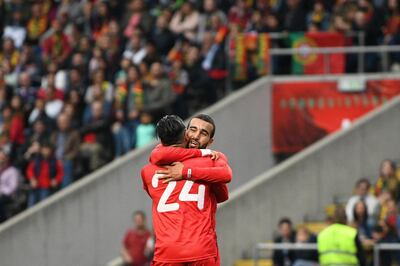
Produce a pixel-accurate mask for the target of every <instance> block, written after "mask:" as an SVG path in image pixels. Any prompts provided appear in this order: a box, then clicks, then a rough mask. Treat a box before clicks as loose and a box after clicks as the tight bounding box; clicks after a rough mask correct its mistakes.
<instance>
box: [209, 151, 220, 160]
mask: <svg viewBox="0 0 400 266" xmlns="http://www.w3.org/2000/svg"><path fill="white" fill-rule="evenodd" d="M210 157H211V160H218V159H219V152H217V151H211V155H210Z"/></svg>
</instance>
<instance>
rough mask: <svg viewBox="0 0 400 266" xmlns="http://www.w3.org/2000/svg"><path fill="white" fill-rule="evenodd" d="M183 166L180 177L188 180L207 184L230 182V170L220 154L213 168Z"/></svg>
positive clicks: (223, 156) (224, 158)
mask: <svg viewBox="0 0 400 266" xmlns="http://www.w3.org/2000/svg"><path fill="white" fill-rule="evenodd" d="M183 165H184V167H183V169H182V177H183V178H185V179H188V180H193V181H202V182H207V183H229V182H231V180H232V169H231V168H230V167H229V164H228V162H227V159H226V157H225V155H224V154H222V153H220V159H218V160H216V161H214V166H213V167H186V166H185V163H183Z"/></svg>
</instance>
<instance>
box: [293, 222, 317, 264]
mask: <svg viewBox="0 0 400 266" xmlns="http://www.w3.org/2000/svg"><path fill="white" fill-rule="evenodd" d="M296 243H317V238H316V236H315V235H314V234H312V233H311V232H310V231H309V230H308V229H307V227H305V226H301V227H299V228H297V232H296ZM293 253H294V254H293V255H294V258H295V259H294V263H293V266H316V265H317V264H318V252H317V251H316V250H296V251H294V252H293Z"/></svg>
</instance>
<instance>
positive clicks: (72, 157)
mask: <svg viewBox="0 0 400 266" xmlns="http://www.w3.org/2000/svg"><path fill="white" fill-rule="evenodd" d="M398 16H399V4H398V1H392V0H388V1H378V0H371V1H368V0H360V1H337V2H335V3H334V2H332V1H306V0H290V1H283V0H278V1H252V0H246V1H245V0H237V1H233V0H228V1H220V0H204V1H180V0H178V1H173V0H164V1H153V0H131V1H115V0H108V1H102V0H94V1H69V0H62V1H52V0H38V1H21V0H4V1H1V0H0V35H1V36H2V46H1V49H0V110H1V114H0V149H1V152H4V153H5V154H6V156H9V159H10V165H11V166H14V167H16V168H17V169H18V171H19V177H18V179H19V181H18V184H19V185H18V187H17V188H16V189H15V190H14V191H13V193H12V195H6V196H7V197H4V195H5V194H4V193H3V194H4V195H0V196H1V198H0V199H1V202H0V203H1V204H0V205H1V206H0V208H1V210H0V222H2V221H3V220H5V219H8V218H10V217H12V216H13V215H15V214H17V213H19V212H21V211H23V210H24V209H25V208H26V207H27V206H32V205H34V204H36V203H37V202H38V201H41V200H43V199H45V198H47V197H48V196H49V195H52V194H54V193H55V192H58V191H60V190H61V191H60V194H58V197H55V198H54V199H53V200H52V201H49V202H47V203H44V204H43V205H39V206H38V207H37V208H36V209H31V210H28V212H27V213H25V214H23V215H22V216H19V217H20V218H17V219H16V220H15V221H18V222H11V223H9V224H5V225H4V227H3V228H10V226H11V224H18V223H19V222H21V223H24V222H22V221H23V219H22V218H21V217H30V215H39V214H38V213H41V212H42V211H43V212H44V210H45V209H47V208H50V209H52V208H54V207H55V206H58V204H60V202H63V200H65V201H64V203H62V204H66V205H65V208H66V206H67V205H69V204H70V202H72V201H74V200H77V201H78V202H79V204H80V205H79V206H81V207H82V206H84V207H82V208H84V209H86V208H89V209H93V208H94V209H96V208H99V207H98V205H97V204H100V203H98V202H97V201H99V202H102V204H105V205H104V206H108V207H110V208H112V207H113V206H118V204H121V205H122V204H125V206H129V203H130V201H132V200H133V199H135V200H137V204H138V206H137V207H138V208H143V206H144V205H143V204H144V203H143V202H144V201H142V200H143V195H142V194H140V192H139V191H137V190H135V193H138V194H137V195H134V196H120V197H119V198H118V199H117V200H115V201H113V200H112V199H110V198H108V196H107V201H106V200H105V199H104V200H103V199H101V200H100V199H98V198H99V197H100V196H99V195H100V192H99V191H103V192H104V194H107V193H110V195H114V196H115V195H119V194H121V191H123V192H124V193H132V190H129V189H128V188H129V186H127V185H126V184H130V185H132V181H131V180H130V179H128V176H126V177H124V176H122V175H123V173H125V174H126V173H128V172H131V171H132V170H130V171H128V170H127V169H128V168H129V167H128V166H130V165H129V163H128V161H129V159H128V158H136V159H137V161H136V162H137V165H142V164H143V163H144V162H145V159H144V158H145V157H146V155H147V153H146V152H147V150H148V149H149V147H150V146H147V145H152V144H150V143H153V140H154V124H153V123H154V121H156V120H157V119H158V118H159V117H161V116H162V115H164V114H166V113H176V114H179V115H180V116H182V117H184V118H187V117H189V116H190V115H191V114H193V113H194V112H196V111H197V110H199V109H200V108H204V107H206V106H209V105H211V104H213V103H215V102H216V101H217V100H219V99H221V98H223V97H224V96H226V95H227V94H229V93H230V92H232V91H234V90H237V89H239V88H242V87H243V86H244V85H245V84H247V83H249V82H251V81H254V80H256V79H258V78H260V77H262V76H264V75H266V74H267V73H269V74H274V75H283V74H284V75H287V74H324V73H325V74H331V73H335V74H344V73H353V72H382V71H393V72H398V71H399V70H400V56H399V54H400V52H399V51H393V52H390V53H382V54H379V53H377V52H368V53H365V56H363V55H361V56H360V55H355V54H353V53H347V54H344V53H342V52H337V53H336V52H335V54H327V55H326V56H324V57H322V56H316V55H315V54H312V53H308V54H307V53H304V54H303V55H304V58H303V57H301V56H300V57H298V56H293V57H291V56H287V55H286V56H278V55H273V56H272V58H270V56H269V54H268V49H263V48H265V47H271V48H304V47H305V48H306V49H307V48H309V47H314V48H318V47H319V48H324V47H329V46H339V47H341V46H343V47H345V46H355V45H364V46H371V47H374V46H376V45H386V46H385V47H390V46H394V45H398V44H400V41H399V40H400V38H399V36H400V35H399V19H398ZM282 33H283V34H282ZM274 36H275V37H276V36H278V37H276V38H275V37H274ZM326 42H328V43H326ZM382 49H383V48H382ZM240 51H242V53H240ZM278 54H279V53H278ZM322 58H323V60H322ZM327 58H329V60H328V61H326V59H327ZM311 59H312V60H314V61H315V62H317V63H318V64H322V63H323V64H324V67H323V68H321V67H318V68H315V62H314V67H313V63H310V64H309V62H310V60H311ZM312 60H311V61H312ZM321 60H322V61H321ZM338 62H339V63H338ZM337 63H338V64H337ZM284 79H286V77H284ZM269 86H270V83H269V81H268V82H267V79H265V78H264V79H263V78H262V79H260V80H258V81H257V82H256V83H254V84H252V86H250V88H248V89H247V90H246V92H244V93H240V92H239V93H236V94H234V95H232V97H230V98H229V99H227V100H226V101H225V102H223V103H221V105H219V106H225V107H222V108H219V109H218V108H217V109H215V108H214V109H213V108H212V109H210V110H211V112H213V115H215V116H216V117H217V119H216V120H217V122H218V125H220V122H219V121H218V117H220V118H221V120H220V121H221V126H222V127H223V129H221V132H222V133H218V134H221V135H220V136H221V137H219V138H218V142H217V143H219V144H217V145H218V146H217V147H222V148H223V150H224V152H226V153H227V154H229V155H230V159H231V162H232V165H233V168H234V172H235V173H236V174H237V176H238V178H237V179H235V180H234V181H233V183H232V186H231V188H238V187H240V186H241V185H243V184H244V183H245V182H246V181H249V180H250V179H252V178H253V176H256V175H258V174H260V173H261V172H263V171H265V170H267V169H269V168H270V167H272V166H273V165H274V164H275V158H274V155H273V154H272V151H273V147H272V146H273V145H274V144H273V143H271V138H272V137H271V134H272V130H271V123H272V122H271V120H272V119H271V112H272V111H271V110H270V109H271V108H270V107H271V105H272V100H271V97H272V96H271V94H270V93H269V92H270V88H269ZM262 87H266V88H262ZM371 102H372V101H371ZM382 102H384V101H382ZM228 105H229V107H226V106H228ZM262 106H264V107H265V108H263V107H262ZM250 107H252V108H250ZM257 107H258V108H257ZM227 110H229V112H231V114H230V115H228V114H227V113H226V112H228V111H227ZM233 110H235V111H233ZM239 110H241V111H239ZM242 110H249V111H251V112H250V114H251V118H252V119H254V121H257V123H254V122H252V121H248V120H250V119H248V117H249V114H248V113H247V112H243V111H242ZM222 119H224V120H225V119H231V120H230V121H228V122H225V121H224V122H222ZM235 121H236V123H235ZM237 121H240V127H241V128H240V129H237V127H238V126H237ZM256 127H257V128H260V132H255V131H256V130H248V129H249V128H256ZM218 128H220V127H219V126H218ZM218 130H219V129H218ZM384 134H386V133H384ZM384 134H382V136H383V135H384ZM225 135H229V137H228V138H226V137H222V136H225ZM239 139H240V140H241V141H236V142H232V140H239ZM243 139H245V140H243ZM250 140H251V141H254V142H257V144H258V145H252V144H250V142H251V141H250ZM232 143H235V144H236V145H235V147H232V146H233V145H232ZM372 146H373V144H372ZM143 147H144V148H143ZM301 148H304V147H301ZM376 148H380V147H376ZM46 149H47V151H46ZM245 149H252V151H253V153H246V152H242V151H243V150H245ZM131 150H136V151H135V153H134V154H133V155H132V154H130V155H128V156H127V157H124V158H120V160H119V161H118V160H116V161H115V162H114V164H112V165H108V166H107V167H108V168H106V169H103V170H101V171H100V172H98V173H97V174H94V175H91V176H89V177H87V179H86V180H79V179H81V178H82V177H83V176H85V175H87V174H90V173H92V172H93V171H95V170H98V169H99V168H100V167H101V166H103V165H105V164H107V163H109V162H111V161H113V160H114V159H118V158H119V157H121V156H122V155H124V154H126V153H128V152H129V151H131ZM238 150H239V151H241V153H242V154H238V153H239V152H237V151H238ZM361 150H362V149H361ZM365 150H366V151H370V150H369V149H368V148H365ZM371 150H372V149H371ZM388 150H390V147H389V148H388ZM49 151H50V152H49ZM378 153H379V152H378ZM251 155H253V156H251ZM379 155H381V157H380V158H377V157H374V160H372V159H366V160H367V163H371V164H374V163H376V161H377V160H381V159H382V158H384V157H385V156H388V157H389V158H398V157H399V155H398V154H392V153H391V152H388V153H387V154H381V153H379ZM254 156H260V158H257V159H255V158H254ZM138 157H140V158H138ZM261 158H262V159H261ZM283 158H286V155H284V157H283ZM279 159H280V158H278V161H279ZM356 164H357V165H358V162H357V163H356ZM121 165H124V167H125V168H122V169H123V170H120V169H119V170H118V171H120V173H121V174H117V175H120V176H119V177H117V178H116V179H117V180H119V182H121V183H123V185H121V184H117V185H115V184H111V185H110V183H108V182H111V181H110V180H111V179H110V178H111V177H109V178H100V177H99V176H101V175H104V176H111V175H112V174H111V172H110V171H114V170H115V169H117V166H121ZM243 165H246V167H243ZM8 166H9V165H7V167H8ZM4 169H5V168H4ZM4 169H2V171H3V170H4ZM43 169H46V170H43ZM368 170H371V169H370V168H368V167H366V169H365V170H359V169H357V171H358V173H357V175H356V176H363V175H364V174H366V175H369V174H370V173H371V172H368ZM324 171H325V170H324ZM363 171H365V172H363ZM339 172H340V171H339ZM361 172H362V173H361ZM341 174H343V173H341ZM361 174H362V175H361ZM356 176H352V178H355V177H356ZM100 179H101V180H107V181H99V180H100ZM75 181H80V182H79V184H77V185H76V186H73V187H71V186H70V185H71V183H73V182H75ZM374 181H375V180H374ZM96 182H104V183H102V184H103V185H104V187H100V185H99V187H97V186H95V188H93V189H92V188H90V189H89V188H87V187H86V186H89V184H96ZM114 182H116V181H114ZM382 183H385V181H384V180H381V181H380V182H378V183H377V186H376V188H375V190H376V191H379V192H377V193H378V194H379V193H380V191H381V189H382ZM392 183H393V182H392ZM346 184H347V186H349V183H348V182H347V183H346ZM135 185H137V184H136V183H135ZM124 186H125V188H123V187H124ZM67 187H68V188H67ZM110 187H112V189H110ZM139 187H140V186H139ZM64 188H67V190H64ZM83 188H85V189H84V190H85V191H86V189H87V190H88V191H86V193H88V196H86V195H81V196H82V198H81V199H73V196H72V195H75V196H76V195H78V194H76V193H81V192H82V191H81V192H77V191H78V190H80V189H83ZM113 189H114V190H113ZM89 191H91V192H89ZM319 192H320V194H318V195H315V196H316V198H318V199H320V198H322V199H323V201H324V204H325V205H324V206H321V205H318V208H317V207H316V206H314V209H313V210H312V212H317V209H318V210H323V208H324V207H325V206H326V205H327V204H328V203H329V202H327V201H326V198H325V194H331V193H328V192H327V191H326V190H323V189H321V190H320V191H319ZM343 192H345V193H347V192H348V191H347V190H346V189H345V188H344V187H343V188H341V189H338V191H337V193H342V194H341V195H343ZM392 192H393V191H392ZM91 193H93V194H91ZM79 195H80V194H79ZM398 195H399V194H398V193H397V192H396V193H395V195H394V196H395V198H396V200H397V199H398ZM330 196H331V195H330ZM110 197H111V196H110ZM87 198H91V200H88V202H87V203H84V201H85V200H87ZM67 199H68V200H67ZM96 199H97V201H96ZM59 200H60V201H59ZM276 202H278V201H277V200H276ZM117 208H118V207H117ZM131 208H132V206H130V208H129V209H128V208H127V207H121V208H120V209H118V210H116V211H115V213H114V216H113V217H115V216H116V215H118V214H119V215H121V216H124V214H125V213H126V212H129V211H130V210H131ZM224 208H226V207H224ZM300 209H301V208H300ZM65 211H66V212H65V213H70V210H65ZM75 211H77V212H76V213H74V211H72V213H74V215H77V217H79V215H82V211H81V209H79V208H78V209H76V210H75ZM99 212H101V211H100V210H95V211H94V212H92V213H90V214H89V215H88V216H89V217H90V218H88V219H89V220H90V221H93V220H91V219H92V218H93V216H96V215H97V216H98V218H99V217H100V216H101V217H102V218H104V217H106V216H107V215H106V214H99ZM124 212H125V213H124ZM70 214H71V213H70ZM59 215H61V214H59ZM74 215H72V216H73V217H75V216H74ZM102 215H104V216H102ZM256 216H257V215H256ZM53 217H56V216H53ZM277 217H278V216H275V219H277ZM47 218H49V217H47ZM59 218H60V217H59ZM75 218H76V217H75ZM75 218H73V219H75ZM26 219H30V218H26ZM32 219H33V218H32ZM34 219H39V220H40V218H34ZM52 219H53V218H52ZM109 219H110V218H104V220H105V221H108V222H109V223H111V221H109ZM115 219H117V220H118V222H115V223H114V224H118V226H120V227H123V226H122V225H124V223H123V222H122V221H121V220H119V218H115ZM296 219H297V220H298V217H297V218H296ZM60 220H62V219H61V218H60ZM36 221H38V220H36ZM73 222H75V223H77V222H78V221H76V220H73ZM38 223H39V224H41V222H38ZM55 223H56V224H57V222H55ZM105 224H107V223H104V224H101V225H99V224H98V226H99V227H98V228H95V229H93V232H90V233H89V234H91V233H93V234H95V232H96V230H99V228H101V229H104V228H105V227H106V226H105ZM310 226H311V225H310ZM318 226H319V225H317V224H316V225H315V230H316V231H317V230H318V228H319V227H318ZM0 228H1V227H0ZM56 228H58V227H57V226H56ZM269 229H270V228H269ZM269 229H268V230H269ZM3 230H5V229H3ZM29 230H33V229H29ZM121 230H122V229H121ZM265 230H267V228H265ZM88 231H90V230H88ZM312 231H313V230H312ZM38 232H40V230H39V231H38ZM54 232H56V231H54ZM78 233H79V232H78ZM113 233H114V235H117V234H120V230H113ZM0 234H1V229H0ZM109 236H110V235H109V234H108V233H105V235H104V239H109ZM5 239H7V238H5ZM38 239H42V240H43V238H42V237H40V236H39V238H35V237H34V236H32V241H33V242H35V241H36V240H38ZM67 239H69V238H68V237H67ZM72 239H73V238H72V237H71V238H70V240H71V241H72ZM93 239H94V238H92V240H93ZM111 239H113V238H111ZM115 239H116V238H115ZM15 241H17V240H15ZM43 241H44V242H46V240H43ZM28 242H29V241H28ZM39 242H40V241H39ZM66 242H68V241H66ZM68 243H70V242H68ZM84 243H86V244H87V245H90V242H84ZM114 244H115V243H114ZM46 246H51V245H49V244H48V243H47V242H46ZM240 248H241V249H242V246H241V247H240ZM246 248H248V247H246ZM111 249H113V248H112V247H110V246H107V248H105V247H104V246H103V247H101V248H99V249H98V252H96V253H95V254H99V256H100V257H101V259H100V258H99V259H98V260H97V258H96V259H94V258H90V259H87V258H86V259H87V260H86V261H85V262H86V263H89V264H90V263H92V262H96V263H97V262H99V261H101V263H103V262H104V261H105V260H106V259H109V258H105V256H106V254H107V256H109V255H108V254H109V253H108V252H105V250H111ZM4 250H6V249H4ZM242 250H243V249H242ZM74 252H76V253H74V254H75V255H76V256H78V254H79V251H76V250H75V251H74ZM72 253H73V252H72ZM10 254H11V253H10ZM225 254H226V253H225ZM103 256H104V257H103ZM50 260H51V259H50ZM227 261H229V263H230V265H231V264H232V263H231V262H232V261H231V260H227ZM53 262H54V261H53ZM40 263H42V262H40ZM40 263H39V264H40ZM0 264H1V261H0ZM42 264H43V263H42ZM43 265H45V264H43Z"/></svg>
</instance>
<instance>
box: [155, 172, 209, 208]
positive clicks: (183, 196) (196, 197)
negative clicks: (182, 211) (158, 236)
mask: <svg viewBox="0 0 400 266" xmlns="http://www.w3.org/2000/svg"><path fill="white" fill-rule="evenodd" d="M161 176H162V174H155V175H154V176H153V178H152V180H151V184H152V186H153V187H154V188H157V187H158V182H159V180H158V178H159V177H161ZM192 186H193V181H190V180H186V181H185V184H184V185H183V188H182V190H181V193H179V200H180V201H197V208H199V209H200V210H202V209H203V208H204V194H205V190H206V187H205V186H204V185H199V190H198V192H197V194H194V193H192V194H190V193H189V192H190V189H191V188H192ZM175 187H176V181H171V182H169V183H168V185H167V188H166V189H165V191H164V193H163V194H162V195H161V198H160V201H159V202H158V205H157V211H158V212H170V211H176V210H178V209H179V203H178V202H174V203H167V201H168V198H169V196H171V193H172V191H173V190H174V188H175Z"/></svg>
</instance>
